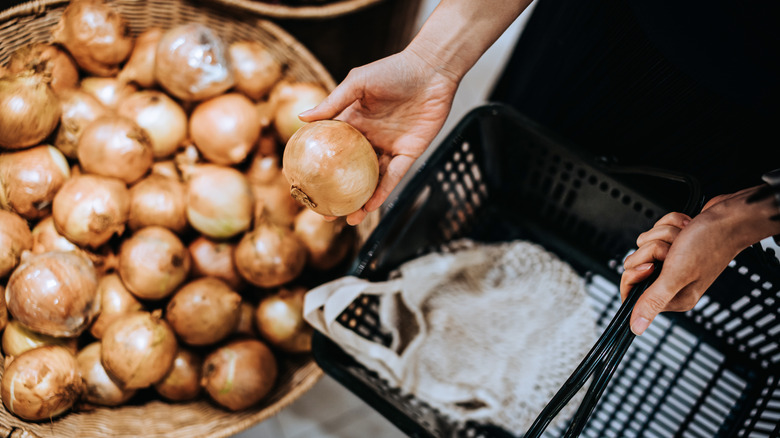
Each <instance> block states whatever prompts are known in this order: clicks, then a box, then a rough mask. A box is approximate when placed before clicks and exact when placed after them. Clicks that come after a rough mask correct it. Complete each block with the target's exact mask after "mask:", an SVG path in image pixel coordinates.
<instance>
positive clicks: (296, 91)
mask: <svg viewBox="0 0 780 438" xmlns="http://www.w3.org/2000/svg"><path fill="white" fill-rule="evenodd" d="M327 96H328V92H327V91H325V89H323V88H322V87H321V86H320V85H319V84H314V83H309V82H290V81H280V82H278V83H277V84H276V85H275V86H274V88H273V90H271V95H270V97H269V99H268V100H269V102H270V103H271V109H272V111H273V123H274V127H275V128H276V132H277V134H278V135H279V139H280V140H281V141H282V143H286V142H287V140H289V139H290V137H292V135H293V134H294V133H295V131H297V130H298V129H300V128H301V127H302V126H303V125H304V124H305V123H304V122H302V121H301V119H299V118H298V114H300V113H302V112H304V111H306V110H308V109H312V108H314V107H315V106H317V105H319V104H320V102H322V101H323V100H325V98H326V97H327Z"/></svg>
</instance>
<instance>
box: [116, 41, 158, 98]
mask: <svg viewBox="0 0 780 438" xmlns="http://www.w3.org/2000/svg"><path fill="white" fill-rule="evenodd" d="M162 35H163V30H162V29H160V28H159V27H153V28H151V29H147V30H145V31H144V32H142V33H141V34H140V35H138V37H137V38H136V39H135V46H134V47H133V51H132V53H130V59H128V60H127V64H125V66H124V67H123V68H122V71H121V72H119V75H118V76H117V77H118V78H119V79H120V80H122V81H124V82H135V83H136V84H138V85H140V86H141V87H143V88H151V87H153V86H154V84H155V82H156V81H155V79H154V57H155V54H156V53H157V43H159V42H160V38H162Z"/></svg>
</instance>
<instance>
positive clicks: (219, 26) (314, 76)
mask: <svg viewBox="0 0 780 438" xmlns="http://www.w3.org/2000/svg"><path fill="white" fill-rule="evenodd" d="M66 3H67V2H66V1H63V0H48V1H33V2H28V3H24V4H20V5H18V6H15V7H13V8H10V9H7V10H5V11H3V12H0V41H2V45H1V46H0V64H3V63H5V62H6V60H7V59H8V57H9V55H10V54H11V53H12V52H13V51H14V50H16V49H17V48H19V47H21V46H23V45H25V44H29V43H33V42H40V41H49V40H50V38H51V36H50V32H51V29H52V28H53V26H54V25H55V24H56V23H57V22H58V20H59V18H60V16H61V15H62V12H63V10H64V9H65V7H66ZM110 3H111V4H112V5H113V6H114V7H115V8H116V9H117V10H118V11H119V12H120V13H121V14H122V15H123V16H124V17H125V18H126V19H127V21H128V22H129V25H130V28H131V30H132V32H133V33H134V34H138V33H140V32H142V31H144V30H145V29H146V28H148V27H151V26H158V27H161V28H163V29H166V28H170V27H172V26H175V25H177V24H180V23H185V22H201V23H203V24H206V25H208V26H209V27H210V28H211V29H213V30H214V31H216V32H217V33H218V34H219V35H220V36H221V37H222V38H224V39H225V41H226V42H228V43H229V42H232V41H236V40H239V39H249V40H256V41H260V42H263V43H265V44H266V45H267V46H268V48H269V49H270V50H271V51H272V53H273V54H274V55H275V56H277V58H278V59H280V60H281V61H282V62H283V63H284V64H285V65H286V66H287V69H286V74H287V75H288V76H289V77H291V78H293V79H296V80H299V81H313V82H318V83H320V84H322V85H323V86H324V87H326V88H327V89H328V90H330V89H332V88H333V87H334V86H335V84H334V81H333V79H332V78H331V76H330V75H329V74H328V72H327V71H326V70H325V69H324V68H323V67H322V66H321V64H320V63H319V62H318V60H317V59H315V58H314V56H312V55H311V53H310V52H309V51H308V50H307V49H306V48H305V47H303V46H302V45H301V44H300V43H299V42H298V41H297V40H295V39H294V38H293V37H291V36H290V35H289V34H287V33H286V32H285V31H283V30H281V29H280V28H279V27H277V26H276V25H274V24H272V23H269V22H267V21H264V20H258V19H256V18H251V17H248V16H246V14H243V15H237V14H235V13H232V14H231V13H230V12H229V11H225V10H224V9H225V8H216V7H210V6H208V4H202V3H192V2H189V1H186V0H148V1H139V0H116V1H110ZM370 219H371V220H369V221H366V223H365V224H364V225H363V229H362V230H359V234H361V236H363V235H367V231H365V230H367V229H368V227H371V226H373V225H375V224H376V221H377V219H376V218H374V217H373V216H372V218H370ZM361 240H362V239H361ZM279 370H280V372H279V379H278V382H277V386H276V387H275V389H274V390H273V391H272V392H271V393H270V394H269V395H268V396H267V397H266V398H265V399H263V401H261V403H260V404H259V405H257V406H255V407H253V408H249V409H247V410H244V411H240V412H235V413H232V412H228V411H226V410H224V409H221V408H219V407H217V406H216V405H214V404H213V403H211V402H210V401H208V400H207V399H206V398H205V397H204V398H202V399H200V400H198V401H194V402H189V403H167V402H164V401H159V400H156V399H153V398H152V397H142V396H141V397H137V398H138V399H139V400H141V401H139V402H137V403H135V404H132V402H131V404H130V405H126V406H122V407H118V408H99V409H96V410H93V411H89V412H70V413H68V414H66V415H64V416H62V417H60V418H56V419H54V420H53V421H51V422H48V421H47V422H41V423H29V422H25V421H22V420H20V419H19V418H17V417H14V416H13V415H11V414H10V413H9V412H8V411H6V410H5V407H4V406H2V405H1V404H0V436H4V437H6V436H15V437H16V436H26V437H40V438H44V437H81V438H86V437H106V436H112V437H140V436H143V437H187V438H191V437H227V436H230V435H233V434H235V433H238V432H240V431H242V430H244V429H247V428H249V427H250V426H252V425H254V424H256V423H259V422H261V421H263V420H265V419H267V418H269V417H271V416H273V415H275V414H276V413H278V412H279V411H280V410H281V409H282V408H284V407H285V406H287V405H289V404H290V403H292V402H293V401H294V400H296V399H297V398H298V397H300V396H301V395H302V394H304V393H305V392H306V391H308V390H309V389H310V388H311V387H312V386H313V385H314V384H315V383H316V382H317V381H318V380H319V378H320V377H321V376H322V370H321V369H320V368H319V367H318V366H317V365H316V364H315V362H314V360H313V359H312V357H311V355H300V356H294V357H284V356H280V357H279ZM143 400H148V401H146V402H144V401H143Z"/></svg>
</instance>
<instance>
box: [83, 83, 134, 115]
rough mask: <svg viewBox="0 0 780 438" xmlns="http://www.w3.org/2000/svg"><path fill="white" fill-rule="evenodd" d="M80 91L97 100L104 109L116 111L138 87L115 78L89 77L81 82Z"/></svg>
mask: <svg viewBox="0 0 780 438" xmlns="http://www.w3.org/2000/svg"><path fill="white" fill-rule="evenodd" d="M80 89H81V90H82V91H84V92H86V93H88V94H89V95H90V96H92V97H94V98H95V99H97V100H98V101H99V102H100V103H102V104H103V105H104V106H105V107H106V108H109V109H112V110H113V109H116V108H117V107H118V106H119V103H120V102H122V101H124V100H125V99H127V98H128V97H130V96H131V95H132V94H133V93H135V92H136V91H138V87H136V86H135V85H134V84H131V83H128V82H122V81H120V80H119V79H117V78H116V77H107V78H102V77H94V76H90V77H88V78H84V79H82V80H81V87H80Z"/></svg>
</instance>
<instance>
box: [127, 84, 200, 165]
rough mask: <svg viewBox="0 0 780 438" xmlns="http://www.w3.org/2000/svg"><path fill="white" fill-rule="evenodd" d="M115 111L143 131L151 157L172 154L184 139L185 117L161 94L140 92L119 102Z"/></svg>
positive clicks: (175, 104)
mask: <svg viewBox="0 0 780 438" xmlns="http://www.w3.org/2000/svg"><path fill="white" fill-rule="evenodd" d="M117 112H118V113H119V115H121V116H124V117H127V118H129V119H132V120H133V121H134V122H135V123H137V124H138V126H140V127H141V128H143V129H144V131H146V133H147V134H148V135H149V140H150V141H151V146H152V152H153V153H154V157H155V158H165V157H169V156H171V155H173V154H174V152H176V149H177V148H178V147H179V144H180V143H181V142H182V141H183V140H184V138H185V137H186V136H187V114H186V113H185V112H184V110H183V109H182V107H181V105H179V104H178V103H176V101H174V100H173V99H171V98H170V97H168V95H166V94H165V93H163V92H160V91H156V90H142V91H138V92H136V93H133V94H131V95H129V96H127V97H125V98H124V99H123V100H122V101H121V102H120V103H119V105H118V107H117Z"/></svg>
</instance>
